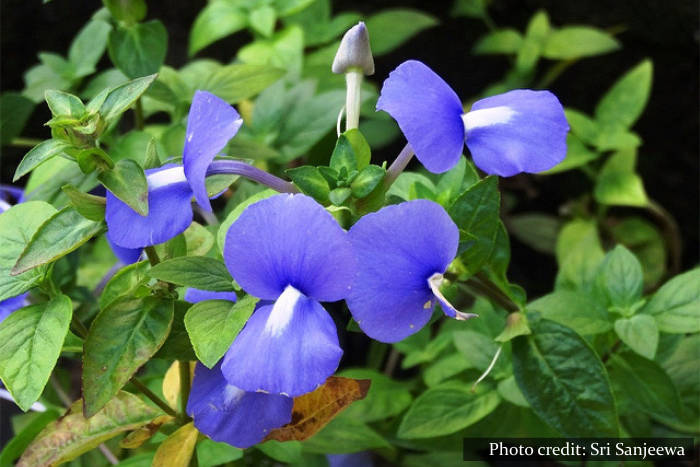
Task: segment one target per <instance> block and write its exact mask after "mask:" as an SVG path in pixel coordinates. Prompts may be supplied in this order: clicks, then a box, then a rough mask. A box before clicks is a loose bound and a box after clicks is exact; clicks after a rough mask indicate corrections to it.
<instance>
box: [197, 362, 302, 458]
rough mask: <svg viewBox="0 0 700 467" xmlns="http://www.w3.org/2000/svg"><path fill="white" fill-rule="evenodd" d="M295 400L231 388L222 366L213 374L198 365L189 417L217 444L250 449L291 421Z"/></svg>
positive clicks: (212, 370)
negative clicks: (272, 431) (271, 431)
mask: <svg viewBox="0 0 700 467" xmlns="http://www.w3.org/2000/svg"><path fill="white" fill-rule="evenodd" d="M293 405H294V400H293V399H292V398H290V397H286V396H282V395H278V394H265V393H262V392H249V391H244V390H242V389H239V388H237V387H236V386H233V385H232V384H229V383H228V382H227V381H226V379H225V378H224V375H223V374H222V373H221V362H219V363H218V364H217V365H216V366H215V367H214V368H212V369H211V370H210V369H208V368H207V367H205V366H204V365H202V364H201V363H197V367H196V368H195V371H194V380H193V381H192V389H191V391H190V397H189V399H188V400H187V413H188V414H189V415H190V416H191V417H192V418H193V419H194V425H195V426H196V427H197V429H198V430H199V431H200V432H202V433H204V434H205V435H207V436H209V437H210V438H211V439H213V440H214V441H220V442H224V443H228V444H231V445H233V446H236V447H238V448H247V447H250V446H252V445H254V444H257V443H259V442H261V441H262V440H263V439H264V438H265V436H267V434H268V433H269V432H270V430H272V429H274V428H279V427H281V426H283V425H286V424H287V423H289V422H290V421H291V420H292V407H293Z"/></svg>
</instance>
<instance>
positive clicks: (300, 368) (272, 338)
mask: <svg viewBox="0 0 700 467" xmlns="http://www.w3.org/2000/svg"><path fill="white" fill-rule="evenodd" d="M342 354H343V351H342V349H341V348H340V347H339V345H338V333H337V330H336V328H335V323H334V322H333V319H332V318H331V317H330V315H329V314H328V312H326V310H324V309H323V307H322V306H321V305H320V304H319V303H318V302H316V301H315V300H312V299H309V298H307V297H305V296H304V295H302V294H301V293H299V291H298V290H296V289H294V288H293V287H288V288H287V289H286V290H285V291H284V293H283V294H282V295H281V296H280V298H279V299H278V300H277V301H276V302H275V304H274V305H266V306H262V307H260V308H259V309H258V310H257V311H255V313H253V316H252V317H251V318H250V319H249V320H248V322H247V323H246V325H245V327H244V328H243V330H242V331H241V333H240V334H239V335H238V337H236V339H235V340H234V341H233V344H231V347H230V348H229V350H228V351H227V352H226V355H225V356H224V363H223V365H222V367H221V369H222V371H223V373H224V376H225V377H226V379H227V380H228V382H229V383H230V384H233V385H235V386H237V387H240V388H241V389H245V390H246V391H264V392H269V393H274V394H284V395H287V396H290V397H295V396H299V395H301V394H306V393H307V392H310V391H313V390H314V389H316V388H317V387H318V386H320V385H321V384H323V383H324V382H325V381H326V378H328V377H329V376H331V375H332V374H333V372H334V371H335V370H336V369H337V368H338V363H339V362H340V357H341V356H342Z"/></svg>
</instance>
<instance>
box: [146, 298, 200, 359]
mask: <svg viewBox="0 0 700 467" xmlns="http://www.w3.org/2000/svg"><path fill="white" fill-rule="evenodd" d="M191 306H192V305H191V304H190V303H187V302H185V301H182V300H177V301H175V313H174V315H173V326H172V328H170V334H168V338H167V339H166V340H165V342H164V343H163V346H162V347H161V348H160V349H159V350H158V352H156V354H155V355H154V356H153V358H160V359H165V360H170V361H172V360H183V361H188V362H193V361H194V360H197V355H196V354H195V353H194V349H193V348H192V342H190V337H189V336H188V335H187V329H185V315H186V314H187V311H188V310H189V309H190V307H191Z"/></svg>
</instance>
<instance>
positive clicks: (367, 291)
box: [346, 200, 459, 342]
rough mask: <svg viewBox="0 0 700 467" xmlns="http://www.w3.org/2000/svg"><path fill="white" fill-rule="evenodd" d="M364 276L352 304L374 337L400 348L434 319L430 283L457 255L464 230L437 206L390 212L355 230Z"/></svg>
mask: <svg viewBox="0 0 700 467" xmlns="http://www.w3.org/2000/svg"><path fill="white" fill-rule="evenodd" d="M350 241H351V242H352V245H353V247H354V248H355V252H356V254H357V257H358V272H357V278H356V280H355V283H354V284H353V286H352V291H351V292H350V295H349V296H348V297H347V299H346V302H347V304H348V308H349V309H350V312H351V313H352V315H353V317H354V318H355V321H357V323H358V325H359V326H360V328H361V329H362V330H363V331H364V332H365V333H366V334H367V335H368V336H370V337H372V338H373V339H376V340H378V341H382V342H397V341H400V340H401V339H403V338H405V337H407V336H410V335H411V334H413V333H415V332H418V331H419V330H420V329H421V328H422V327H423V326H424V325H425V324H426V323H427V322H428V320H429V319H430V316H431V314H432V311H433V306H434V304H435V297H434V295H433V292H432V291H431V289H430V285H429V283H428V280H429V279H430V277H431V276H433V274H435V273H443V272H445V270H446V269H447V266H448V265H449V264H450V262H452V260H453V259H454V258H455V255H456V254H457V244H458V242H459V230H458V229H457V226H456V225H455V224H454V222H452V219H450V217H449V216H448V215H447V213H446V212H445V210H444V209H443V208H442V207H441V206H440V205H439V204H437V203H434V202H432V201H427V200H415V201H408V202H405V203H401V204H397V205H393V206H387V207H385V208H383V209H381V210H379V211H378V212H375V213H372V214H368V215H366V216H364V217H363V218H361V219H360V220H359V221H357V223H356V224H355V225H354V226H353V227H352V228H351V229H350Z"/></svg>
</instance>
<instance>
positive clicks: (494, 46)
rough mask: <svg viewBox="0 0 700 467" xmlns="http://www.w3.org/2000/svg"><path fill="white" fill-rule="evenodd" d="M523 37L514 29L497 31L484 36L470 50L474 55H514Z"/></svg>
mask: <svg viewBox="0 0 700 467" xmlns="http://www.w3.org/2000/svg"><path fill="white" fill-rule="evenodd" d="M522 44H523V36H522V34H520V33H519V32H518V31H516V30H515V29H497V30H495V31H493V32H490V33H488V34H486V35H485V36H484V37H482V38H481V39H479V41H478V42H477V43H476V44H475V45H474V47H473V48H472V52H474V53H475V54H516V53H518V50H520V47H521V46H522Z"/></svg>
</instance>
